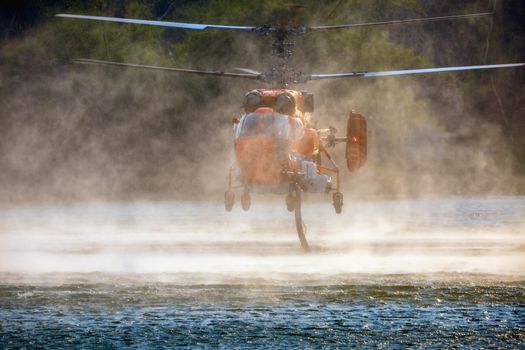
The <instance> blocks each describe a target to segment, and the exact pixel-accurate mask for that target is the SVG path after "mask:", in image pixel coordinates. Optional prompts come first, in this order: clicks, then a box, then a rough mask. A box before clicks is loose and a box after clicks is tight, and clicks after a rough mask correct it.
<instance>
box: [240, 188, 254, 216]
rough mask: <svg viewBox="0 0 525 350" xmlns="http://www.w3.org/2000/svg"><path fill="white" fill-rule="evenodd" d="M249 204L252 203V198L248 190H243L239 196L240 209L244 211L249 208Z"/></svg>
mask: <svg viewBox="0 0 525 350" xmlns="http://www.w3.org/2000/svg"><path fill="white" fill-rule="evenodd" d="M251 204H252V198H251V197H250V194H249V193H248V192H244V193H243V194H242V196H241V206H242V210H244V211H248V210H250V205H251Z"/></svg>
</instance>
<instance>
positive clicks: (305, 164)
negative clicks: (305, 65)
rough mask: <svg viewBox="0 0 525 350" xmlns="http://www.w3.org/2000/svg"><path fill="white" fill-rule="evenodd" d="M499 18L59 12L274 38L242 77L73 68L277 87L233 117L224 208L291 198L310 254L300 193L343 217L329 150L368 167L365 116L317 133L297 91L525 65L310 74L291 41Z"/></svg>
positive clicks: (309, 103)
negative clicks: (311, 18)
mask: <svg viewBox="0 0 525 350" xmlns="http://www.w3.org/2000/svg"><path fill="white" fill-rule="evenodd" d="M492 14H493V13H491V12H490V13H474V14H465V15H452V16H441V17H427V18H414V19H403V20H397V21H385V22H372V23H356V24H341V25H330V26H304V25H298V26H290V25H279V26H268V25H263V26H229V25H213V24H195V23H180V22H168V21H152V20H141V19H127V18H116V17H100V16H86V15H74V14H57V15H56V16H58V17H63V18H72V19H84V20H96V21H107V22H118V23H127V24H142V25H152V26H161V27H171V28H184V29H193V30H206V29H212V30H213V29H215V30H233V31H244V32H253V33H255V34H258V35H261V36H267V37H268V36H269V37H271V38H272V39H273V44H272V60H271V66H270V70H269V72H267V73H261V72H257V71H255V70H252V69H247V68H237V72H223V71H206V70H194V69H181V68H169V67H158V66H148V65H141V64H132V63H121V62H110V61H102V60H95V59H84V58H82V59H75V60H74V62H75V63H81V64H97V65H111V66H121V67H131V68H140V69H152V70H161V71H169V72H179V73H191V74H201V75H213V76H220V77H229V78H240V79H252V80H257V81H261V82H264V83H268V84H270V85H271V88H270V89H256V90H252V91H249V92H247V93H246V94H245V96H244V102H243V108H244V110H245V114H244V115H242V116H241V117H240V118H234V119H233V131H234V146H235V155H236V162H235V164H233V165H232V166H231V167H230V169H229V174H228V188H227V190H226V192H225V195H224V204H225V209H226V211H231V210H232V207H233V205H234V201H235V195H234V191H233V190H234V189H236V188H238V189H240V190H241V192H242V194H241V206H242V208H243V209H244V210H249V208H250V204H251V198H250V193H272V194H284V195H285V202H286V207H287V209H288V210H289V211H290V212H292V211H293V212H294V213H295V223H296V228H297V234H298V236H299V240H300V243H301V246H302V247H303V249H304V250H305V251H309V250H310V247H309V245H308V241H307V240H306V237H305V225H304V223H303V220H302V216H301V194H302V193H303V192H309V193H332V199H333V206H334V208H335V211H336V213H341V210H342V207H343V194H342V192H341V188H340V170H339V167H338V166H337V164H336V163H335V161H334V159H333V158H332V156H331V154H330V152H329V151H328V148H331V147H334V146H335V145H336V144H338V143H345V144H346V163H347V168H348V170H349V171H356V170H358V169H359V168H361V167H362V166H363V165H364V164H365V162H366V158H367V125H366V119H365V118H364V117H363V115H361V114H360V113H358V112H356V111H351V112H350V113H349V116H348V120H347V130H346V135H345V136H344V137H337V136H335V132H336V130H335V129H334V128H332V127H329V128H326V129H319V128H316V127H315V126H314V125H313V124H312V123H311V120H310V113H312V112H313V110H314V96H313V94H311V93H308V92H306V91H299V90H295V89H291V86H295V85H297V84H302V83H306V82H307V81H309V80H319V79H334V78H368V77H384V76H396V75H407V74H423V73H435V72H448V71H462V70H476V69H493V68H509V67H520V66H524V65H525V63H510V64H492V65H477V66H456V67H439V68H425V69H410V70H395V71H381V72H366V71H354V72H348V73H331V74H309V73H303V72H297V71H295V70H294V69H293V68H292V65H291V60H290V59H291V57H292V55H293V46H294V42H293V40H291V39H290V38H291V37H293V36H299V35H305V34H308V33H312V32H317V31H324V30H334V29H344V28H362V27H367V26H378V25H394V24H404V23H416V22H429V21H443V20H459V19H465V18H472V17H482V16H490V15H492ZM323 155H324V157H325V158H326V159H327V163H328V165H325V164H324V163H323V161H322V157H323Z"/></svg>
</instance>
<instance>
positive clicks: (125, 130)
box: [0, 1, 524, 203]
mask: <svg viewBox="0 0 525 350" xmlns="http://www.w3.org/2000/svg"><path fill="white" fill-rule="evenodd" d="M214 6H215V5H214ZM235 6H240V5H235ZM253 6H259V5H253ZM312 6H313V7H315V5H312ZM334 6H335V4H334ZM338 6H340V7H339V8H338V9H339V10H340V13H338V14H337V15H334V16H335V17H334V18H332V19H331V20H332V21H336V20H338V21H344V19H345V18H346V17H345V13H346V12H347V11H348V12H349V13H352V15H351V16H350V17H351V19H359V20H364V19H365V18H367V17H370V20H373V19H374V16H377V13H376V12H375V11H377V10H378V9H374V8H365V7H352V6H354V5H351V4H350V3H348V4H343V5H338ZM421 6H423V7H417V6H413V5H410V4H408V3H407V4H404V5H402V6H401V7H400V8H399V9H398V11H393V12H392V13H389V12H387V13H384V15H385V16H386V17H388V16H402V15H404V16H412V17H414V16H416V15H418V14H421V12H424V11H425V10H427V9H426V8H425V6H428V7H429V8H432V5H429V4H426V3H423V5H421ZM476 6H477V7H476ZM217 7H218V5H217ZM241 7H242V6H241ZM485 7H486V4H485V3H484V2H481V1H479V2H472V3H470V4H468V6H466V7H465V11H466V10H473V9H475V10H478V11H481V10H484V9H485ZM326 8H328V6H327V7H326ZM219 10H220V8H215V9H214V8H213V6H212V9H211V10H210V16H213V13H214V11H219ZM438 10H441V11H444V10H451V11H452V10H457V11H459V10H463V9H452V8H451V9H438ZM130 11H132V10H130ZM502 11H503V10H502ZM336 12H337V11H336ZM269 13H271V12H269ZM304 13H305V14H304V15H303V17H305V20H307V21H308V22H318V21H320V20H323V19H324V18H323V12H313V11H312V15H309V13H308V9H306V11H304ZM314 13H315V14H316V15H313V14H314ZM324 15H326V14H324ZM270 18H271V16H270ZM197 19H198V18H197ZM197 19H196V20H197ZM247 20H248V19H247V18H244V17H243V18H239V21H240V22H239V23H241V22H245V21H247ZM488 26H489V24H488V22H487V20H476V21H466V22H465V23H452V24H450V23H440V24H432V25H429V26H423V27H422V26H418V25H416V26H407V27H403V28H402V29H398V28H395V29H393V30H388V29H370V30H368V29H367V30H356V31H350V32H340V31H338V32H336V33H319V34H310V36H308V37H301V38H300V39H298V40H297V45H296V46H297V47H296V50H297V55H296V61H295V62H296V66H297V67H298V69H300V70H302V71H306V72H320V73H324V72H341V71H348V70H367V69H368V70H376V71H377V70H384V69H392V68H412V67H421V66H432V65H434V66H435V65H436V63H439V64H441V65H448V64H459V63H460V62H461V63H462V62H465V57H466V56H471V55H472V54H471V53H470V52H464V51H461V50H459V49H458V48H457V47H445V48H444V47H443V46H442V43H441V44H438V46H437V47H439V48H440V50H439V54H438V55H436V53H435V51H433V49H432V46H429V45H428V44H425V43H428V42H429V41H432V42H433V41H438V42H439V41H445V42H448V40H447V39H446V37H443V34H440V35H437V36H436V35H435V32H437V33H447V34H448V33H450V32H451V31H456V34H455V35H457V36H458V37H460V36H461V35H464V36H466V37H467V38H476V39H478V40H477V41H476V42H479V43H480V44H479V47H478V48H477V51H478V52H479V53H480V55H481V52H483V50H484V47H485V45H484V43H483V40H481V39H485V38H486V36H487V35H488V32H487V31H486V30H487V29H488ZM451 28H452V29H451ZM476 28H477V30H476V31H474V33H473V34H470V33H469V34H468V35H467V34H466V32H467V31H471V30H473V29H476ZM480 28H481V29H480ZM405 37H408V38H410V40H409V42H407V40H406V39H404V38H405ZM210 38H212V39H211V40H212V41H211V42H213V43H214V44H213V45H211V46H210V45H207V44H206V43H208V42H210ZM492 40H493V41H495V40H496V39H494V38H493V39H492ZM482 43H483V45H482ZM502 44H503V43H501V45H502ZM1 45H2V46H1V53H0V55H1V62H2V64H1V66H0V74H1V85H0V93H1V95H2V117H1V118H0V123H1V124H0V126H1V130H2V140H1V143H0V147H1V148H0V149H1V153H0V164H1V168H2V174H1V175H0V176H1V180H2V186H1V187H0V198H1V200H2V202H5V203H7V202H25V201H49V200H51V201H57V200H58V201H61V200H66V201H72V200H73V201H74V200H94V199H108V200H118V199H133V198H135V199H148V198H149V199H184V198H186V199H202V198H207V199H218V200H220V199H221V198H222V194H223V192H224V188H225V185H226V177H227V169H228V167H229V165H230V164H231V162H232V161H233V159H234V157H233V149H232V133H231V119H232V117H237V116H239V115H240V114H241V113H242V111H241V108H240V105H241V101H242V97H243V95H244V93H245V92H246V91H249V90H250V89H253V88H259V87H261V86H260V85H259V84H254V83H252V82H238V81H235V80H233V79H230V80H228V79H224V80H218V79H213V78H201V77H191V76H190V77H188V76H183V75H180V74H166V73H157V72H147V71H133V70H129V69H120V68H108V67H95V66H80V65H74V64H72V63H70V60H71V59H72V58H75V57H78V56H77V55H82V57H89V58H101V59H114V60H119V61H123V62H133V63H145V64H158V65H164V66H170V65H175V66H182V67H190V68H203V69H224V70H231V69H232V68H234V67H239V66H240V67H249V68H253V69H258V70H261V71H264V70H266V69H267V63H265V62H264V60H261V57H266V56H268V47H267V45H269V41H268V40H267V39H266V38H260V37H257V36H253V35H248V33H233V34H232V33H226V34H224V33H211V32H205V33H193V32H192V33H186V32H185V31H179V30H159V29H156V28H153V29H152V28H135V27H133V28H132V27H127V26H119V25H114V24H100V23H85V22H83V21H72V20H65V19H58V18H52V17H48V18H46V19H45V20H43V21H42V23H41V24H39V25H37V26H35V27H34V28H31V29H29V30H27V31H25V32H24V33H23V34H21V35H20V36H18V37H14V38H8V39H6V40H4V41H3V42H2V44H1ZM206 45H207V46H206ZM226 48H228V50H227V51H225V50H226ZM489 49H490V48H489ZM184 50H186V51H184ZM495 50H497V49H496V44H494V43H493V44H492V50H490V51H489V52H490V53H491V54H490V55H489V56H490V58H491V59H493V60H494V61H493V62H492V63H496V62H500V60H501V59H503V58H505V59H506V58H507V57H503V58H498V57H497V55H495V54H493V52H494V51H495ZM240 53H242V54H240ZM480 55H474V58H473V59H472V60H470V61H468V63H470V64H478V63H484V62H481V60H482V57H480ZM220 58H222V60H220ZM436 58H437V60H436ZM477 58H479V60H478V59H477ZM519 75H520V71H518V70H508V71H501V72H499V71H498V72H495V71H486V72H481V73H475V75H474V74H470V73H457V74H456V73H454V74H442V75H439V76H438V75H436V76H428V77H410V78H409V77H399V78H385V79H374V80H369V81H363V80H357V79H355V80H351V81H350V80H346V81H332V82H323V83H309V84H308V85H307V86H306V88H307V89H308V90H309V91H312V92H313V93H314V94H315V97H316V111H315V113H314V114H313V118H314V120H315V121H317V123H318V125H319V126H320V127H325V126H327V125H333V126H336V127H337V128H338V129H339V130H341V131H343V130H344V129H345V123H346V117H347V115H348V112H349V111H350V110H351V109H357V110H359V111H360V112H362V113H363V114H364V115H365V116H366V117H367V118H368V121H369V130H370V131H369V132H370V135H369V140H370V148H369V161H368V163H367V165H366V166H365V167H364V168H363V169H362V170H361V171H359V172H358V173H356V174H348V172H346V171H344V173H345V174H344V182H345V186H344V189H345V191H346V192H348V194H349V195H350V196H351V197H354V198H362V199H366V198H406V197H425V196H431V197H433V196H443V195H464V194H470V195H472V194H474V195H494V194H520V193H522V192H523V188H524V187H523V186H524V177H523V172H521V171H520V168H519V167H518V166H516V164H519V158H518V157H519V156H520V153H519V152H518V153H517V152H516V145H518V144H520V143H521V142H522V141H521V140H520V139H516V138H515V137H514V138H512V137H509V132H508V130H507V129H508V128H509V127H508V125H506V124H505V122H502V120H504V117H506V118H509V117H508V114H511V113H512V111H507V112H506V113H507V116H502V117H501V118H490V115H491V114H493V113H497V112H495V111H498V110H499V107H497V106H496V107H495V106H492V107H491V108H489V109H485V110H482V109H479V108H477V107H476V106H482V107H485V105H486V104H485V102H486V99H487V97H489V98H491V99H494V94H493V92H492V91H490V90H491V89H489V90H488V91H487V89H482V91H478V92H472V88H471V87H472V86H473V84H476V82H478V81H480V82H487V81H490V79H492V80H496V82H500V81H509V80H510V81H515V82H517V85H516V84H514V86H513V87H511V88H517V89H521V90H523V84H522V83H519ZM489 77H490V78H489ZM487 79H488V80H487ZM513 79H514V80H513ZM300 88H301V89H303V88H304V87H300ZM496 89H500V90H501V91H505V89H507V90H508V89H509V87H508V86H503V87H502V86H501V85H498V83H496ZM500 94H502V93H501V92H500ZM504 97H505V96H504ZM507 97H508V99H509V100H512V101H510V102H512V103H515V99H514V97H512V96H510V95H507ZM521 101H522V102H523V100H522V99H521ZM505 102H506V103H507V104H508V103H510V102H509V101H508V100H507V101H505ZM522 102H521V107H520V108H523V107H522V106H523V103H522ZM507 122H508V120H507ZM515 127H516V128H518V129H519V128H520V126H519V125H518V126H515ZM511 129H512V127H511ZM335 153H336V159H337V161H338V163H339V164H340V167H341V168H343V167H344V163H345V160H344V154H343V152H342V149H341V150H335Z"/></svg>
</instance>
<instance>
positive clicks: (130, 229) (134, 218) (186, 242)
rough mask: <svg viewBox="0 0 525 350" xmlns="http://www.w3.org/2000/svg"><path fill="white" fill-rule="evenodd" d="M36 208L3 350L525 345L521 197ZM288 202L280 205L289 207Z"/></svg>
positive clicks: (0, 297) (21, 216)
mask: <svg viewBox="0 0 525 350" xmlns="http://www.w3.org/2000/svg"><path fill="white" fill-rule="evenodd" d="M260 199H261V198H259V197H258V196H257V197H255V196H254V198H253V205H252V209H251V211H250V212H248V213H244V212H242V211H241V209H240V208H239V207H236V208H235V209H234V211H233V212H232V213H225V212H224V208H223V207H222V204H221V203H212V202H115V203H107V202H100V203H83V204H82V203H79V204H68V205H54V206H51V205H45V206H39V205H28V206H20V207H13V208H11V209H5V208H4V209H3V210H2V211H1V213H0V281H1V283H0V343H1V344H2V345H3V346H4V347H6V348H19V347H26V346H29V347H75V348H97V347H99V348H100V347H106V348H107V347H118V348H120V347H131V348H173V347H189V348H206V347H211V348H216V347H217V348H254V347H257V348H272V349H273V348H280V349H289V348H318V347H327V346H328V347H334V348H335V347H348V346H355V347H359V348H363V347H365V348H366V347H373V348H377V347H390V348H407V347H414V346H421V347H425V348H432V347H437V348H444V347H456V346H472V347H475V348H480V347H483V348H494V347H505V348H506V347H517V348H520V347H522V346H523V345H524V344H525V330H524V327H523V319H524V315H525V297H524V295H525V272H524V271H525V258H524V256H525V255H524V250H525V215H524V213H525V200H524V199H523V198H521V197H499V198H491V199H483V198H467V199H465V198H451V199H435V200H421V201H377V202H358V201H355V202H352V201H350V200H347V204H346V205H345V210H344V212H343V214H342V215H340V216H339V215H336V214H335V213H333V212H332V210H333V208H331V206H330V203H329V201H328V200H327V201H326V203H323V202H308V203H307V204H305V205H304V206H303V209H304V218H305V221H306V224H307V226H308V231H307V237H308V239H309V241H310V245H311V247H312V252H311V253H309V254H305V253H303V252H302V250H301V248H300V245H299V242H298V239H297V237H296V233H295V231H294V229H295V228H294V224H293V220H292V219H293V217H292V215H291V214H290V213H288V212H287V211H286V208H285V207H284V203H282V202H281V201H280V200H279V201H277V200H276V201H275V202H261V201H260ZM279 199H281V198H279Z"/></svg>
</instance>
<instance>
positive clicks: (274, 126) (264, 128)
mask: <svg viewBox="0 0 525 350" xmlns="http://www.w3.org/2000/svg"><path fill="white" fill-rule="evenodd" d="M302 132H303V125H302V123H301V122H300V120H299V119H297V118H292V119H290V118H289V117H288V116H286V115H283V114H279V113H275V112H273V113H272V112H270V113H264V114H261V113H255V112H254V113H248V114H245V115H244V116H243V117H242V118H241V120H240V122H239V124H237V125H236V126H235V138H239V137H249V136H262V135H264V136H267V137H278V138H292V139H296V138H298V137H300V136H301V135H302Z"/></svg>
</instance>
